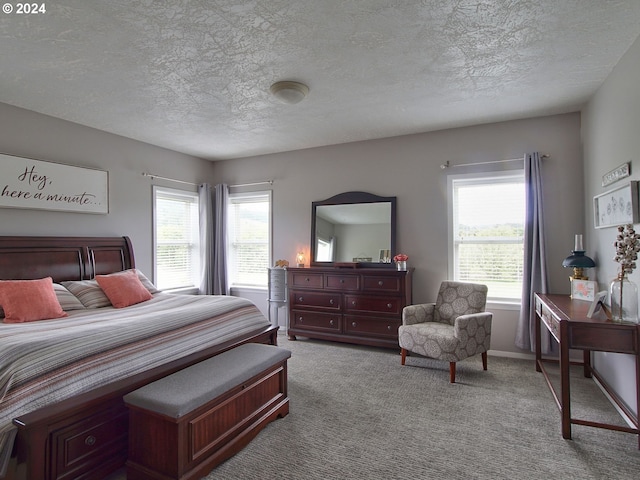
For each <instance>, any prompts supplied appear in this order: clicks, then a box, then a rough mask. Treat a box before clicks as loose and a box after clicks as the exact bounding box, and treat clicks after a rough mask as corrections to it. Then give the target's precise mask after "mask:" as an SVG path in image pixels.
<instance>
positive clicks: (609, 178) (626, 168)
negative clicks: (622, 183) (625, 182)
mask: <svg viewBox="0 0 640 480" xmlns="http://www.w3.org/2000/svg"><path fill="white" fill-rule="evenodd" d="M630 174H631V163H623V164H622V165H620V166H619V167H617V168H614V169H613V170H611V171H610V172H607V173H605V174H604V175H603V176H602V186H603V187H606V186H608V185H611V184H612V183H615V182H617V181H618V180H622V179H623V178H626V177H628V176H629V175H630Z"/></svg>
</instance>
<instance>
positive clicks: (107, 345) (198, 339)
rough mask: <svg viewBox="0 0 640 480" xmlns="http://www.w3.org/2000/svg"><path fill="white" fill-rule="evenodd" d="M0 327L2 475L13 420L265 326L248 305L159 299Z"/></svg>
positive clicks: (222, 299)
mask: <svg viewBox="0 0 640 480" xmlns="http://www.w3.org/2000/svg"><path fill="white" fill-rule="evenodd" d="M68 313H69V316H68V317H66V318H62V319H57V320H43V321H39V322H30V323H18V324H4V323H0V468H1V466H2V463H3V462H2V459H3V457H4V459H5V460H6V459H7V458H8V455H9V454H10V451H11V448H12V444H13V438H14V436H15V435H14V434H15V427H14V426H13V424H12V419H13V418H15V417H18V416H20V415H24V414H26V413H28V412H31V411H33V410H36V409H38V408H40V407H43V406H46V405H49V404H51V403H54V402H57V401H60V400H63V399H66V398H69V397H72V396H74V395H77V394H79V393H83V392H87V391H89V390H92V389H94V388H96V387H99V386H102V385H106V384H108V383H111V382H113V381H116V380H120V379H122V378H125V377H129V376H132V375H135V374H138V373H140V372H143V371H145V370H149V369H151V368H154V367H157V366H160V365H162V364H165V363H168V362H171V361H172V360H176V359H178V358H181V357H184V356H186V355H189V354H191V353H194V352H197V351H200V350H203V349H205V348H208V347H210V346H212V345H216V344H220V343H223V342H225V341H227V340H232V339H234V338H236V337H238V336H239V335H243V334H245V333H250V332H252V331H255V330H257V329H259V328H262V327H266V326H268V325H269V322H268V321H267V320H266V319H265V318H264V315H262V314H261V313H260V311H259V310H258V308H257V307H256V306H255V305H253V304H252V303H251V302H249V301H248V300H245V299H241V298H237V297H230V296H194V295H172V294H164V293H159V294H156V295H154V298H153V299H152V300H149V301H147V302H144V303H141V304H138V305H133V306H130V307H127V308H121V309H115V308H113V307H105V308H99V309H91V310H89V309H88V310H78V311H71V312H68Z"/></svg>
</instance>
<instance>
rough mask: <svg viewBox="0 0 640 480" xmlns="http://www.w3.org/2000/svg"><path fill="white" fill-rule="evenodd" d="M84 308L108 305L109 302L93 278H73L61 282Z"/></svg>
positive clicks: (109, 304)
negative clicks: (72, 279)
mask: <svg viewBox="0 0 640 480" xmlns="http://www.w3.org/2000/svg"><path fill="white" fill-rule="evenodd" d="M62 285H63V286H64V287H65V288H66V289H67V290H69V291H70V292H71V293H72V294H73V295H74V296H75V297H76V298H77V299H78V300H80V301H81V302H82V304H83V305H84V306H85V307H86V308H100V307H109V306H111V302H110V301H109V299H108V298H107V296H106V295H105V294H104V292H103V291H102V289H101V288H100V286H99V285H98V282H96V281H95V280H74V281H70V282H62Z"/></svg>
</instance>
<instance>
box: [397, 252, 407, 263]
mask: <svg viewBox="0 0 640 480" xmlns="http://www.w3.org/2000/svg"><path fill="white" fill-rule="evenodd" d="M407 260H409V255H405V254H404V253H399V254H397V255H396V256H395V257H393V261H394V262H406V261H407Z"/></svg>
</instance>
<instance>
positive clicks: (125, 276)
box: [96, 270, 153, 308]
mask: <svg viewBox="0 0 640 480" xmlns="http://www.w3.org/2000/svg"><path fill="white" fill-rule="evenodd" d="M96 282H98V285H100V288H102V290H103V291H104V293H105V295H106V296H107V298H109V301H110V302H111V305H113V306H114V307H116V308H123V307H128V306H130V305H135V304H136V303H140V302H145V301H147V300H150V299H152V298H153V295H151V293H149V290H147V289H146V288H145V286H144V285H143V284H142V282H141V281H140V279H139V278H138V275H137V274H136V272H135V271H134V270H125V271H124V272H118V273H112V274H110V275H96Z"/></svg>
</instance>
